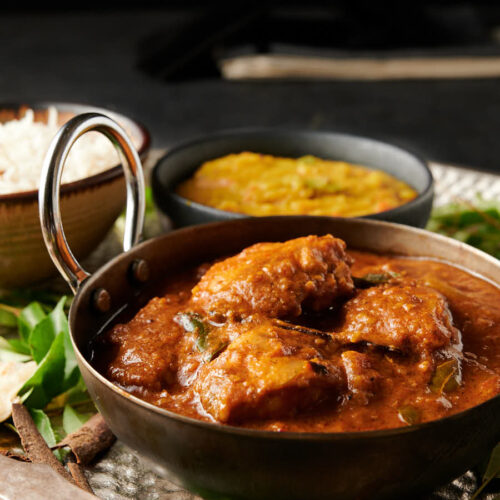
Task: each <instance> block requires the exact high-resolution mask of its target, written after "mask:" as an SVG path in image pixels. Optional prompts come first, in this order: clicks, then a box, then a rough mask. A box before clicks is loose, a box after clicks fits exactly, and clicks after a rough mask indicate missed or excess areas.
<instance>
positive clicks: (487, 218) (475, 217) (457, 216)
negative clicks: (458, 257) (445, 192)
mask: <svg viewBox="0 0 500 500" xmlns="http://www.w3.org/2000/svg"><path fill="white" fill-rule="evenodd" d="M427 229H429V230H430V231H434V232H437V233H440V234H444V235H445V236H450V237H452V238H455V239H457V240H460V241H463V242H464V243H467V244H469V245H472V246H474V247H476V248H479V249H480V250H483V251H484V252H487V253H489V254H491V255H493V256H494V257H496V258H497V259H500V204H499V203H498V202H495V201H485V200H482V199H481V198H478V200H477V201H476V202H475V203H471V202H469V201H466V200H459V201H456V202H453V203H449V204H447V205H443V206H440V207H437V208H435V209H434V210H433V211H432V215H431V218H430V220H429V223H428V225H427Z"/></svg>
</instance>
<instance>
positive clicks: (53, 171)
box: [38, 113, 145, 294]
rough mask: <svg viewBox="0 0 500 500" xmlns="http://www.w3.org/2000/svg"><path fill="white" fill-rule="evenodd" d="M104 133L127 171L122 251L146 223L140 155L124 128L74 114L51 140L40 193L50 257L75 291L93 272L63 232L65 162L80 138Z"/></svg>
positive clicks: (102, 117)
mask: <svg viewBox="0 0 500 500" xmlns="http://www.w3.org/2000/svg"><path fill="white" fill-rule="evenodd" d="M92 130H94V131H97V132H100V133H101V134H103V135H105V136H106V137H107V138H108V139H109V140H110V141H111V142H112V143H113V145H114V146H115V148H116V150H117V151H118V154H119V156H120V160H121V164H122V166H123V169H124V171H125V181H126V184H127V211H126V216H125V233H124V237H123V250H124V251H125V252H126V251H127V250H129V249H130V248H132V247H133V246H134V245H135V244H136V243H138V241H139V240H140V238H141V235H142V226H143V222H144V207H145V197H144V175H143V172H142V165H141V160H140V158H139V155H138V153H137V151H136V149H135V148H134V145H133V144H132V141H131V140H130V139H129V137H128V136H127V134H126V132H125V131H124V130H123V128H122V127H121V126H120V125H118V124H117V123H116V122H115V121H114V120H112V119H111V118H109V117H107V116H105V115H102V114H99V113H84V114H81V115H78V116H75V117H74V118H72V119H71V120H69V121H68V122H67V123H66V124H65V125H63V126H62V127H61V128H60V130H59V132H58V133H57V135H56V136H55V137H54V139H53V140H52V142H51V144H50V147H49V150H48V151H47V154H46V156H45V160H44V163H43V168H42V175H41V180H40V188H39V193H38V203H39V212H40V224H41V226H42V234H43V239H44V240H45V245H46V246H47V249H48V251H49V254H50V257H51V258H52V261H53V262H54V264H55V266H56V267H57V269H58V270H59V272H60V273H61V274H62V276H63V277H64V279H65V280H66V281H67V282H68V284H69V286H70V287H71V289H72V290H73V293H75V294H76V292H77V291H78V288H79V287H80V285H81V284H82V283H83V281H85V279H87V278H88V277H89V276H90V274H89V273H88V272H87V271H85V270H84V269H83V267H82V266H81V265H80V263H79V262H78V261H77V260H76V258H75V256H74V255H73V253H72V252H71V249H70V248H69V245H68V242H67V241H66V236H65V234H64V230H63V225H62V219H61V211H60V205H59V198H60V197H59V191H60V186H61V176H62V170H63V166H64V163H65V161H66V158H67V157H68V154H69V152H70V150H71V148H72V146H73V144H74V143H75V142H76V141H77V139H78V138H79V137H81V136H82V135H83V134H85V133H87V132H90V131H92Z"/></svg>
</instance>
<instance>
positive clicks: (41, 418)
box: [29, 408, 62, 460]
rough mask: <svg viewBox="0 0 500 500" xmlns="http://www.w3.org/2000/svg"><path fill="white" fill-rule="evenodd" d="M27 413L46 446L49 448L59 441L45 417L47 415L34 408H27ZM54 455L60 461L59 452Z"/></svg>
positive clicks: (47, 418) (60, 455)
mask: <svg viewBox="0 0 500 500" xmlns="http://www.w3.org/2000/svg"><path fill="white" fill-rule="evenodd" d="M29 412H30V414H31V418H32V419H33V422H34V423H35V425H36V428H37V429H38V432H39V433H40V434H41V435H42V437H43V439H45V442H46V443H47V445H48V446H49V447H50V448H52V447H53V446H55V445H56V444H57V442H58V441H59V439H58V438H59V436H57V434H56V432H55V431H54V428H53V427H52V423H51V421H50V418H49V417H48V416H47V414H46V413H45V412H44V411H42V410H37V409H35V408H29ZM54 454H55V455H56V457H57V458H58V459H59V460H61V459H62V454H61V451H60V450H56V451H55V452H54Z"/></svg>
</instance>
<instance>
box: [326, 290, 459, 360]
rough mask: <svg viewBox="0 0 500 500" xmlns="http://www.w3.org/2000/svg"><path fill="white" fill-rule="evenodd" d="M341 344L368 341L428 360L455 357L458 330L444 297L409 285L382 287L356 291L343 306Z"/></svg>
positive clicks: (457, 352)
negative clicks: (437, 356)
mask: <svg viewBox="0 0 500 500" xmlns="http://www.w3.org/2000/svg"><path fill="white" fill-rule="evenodd" d="M335 336H336V338H337V339H338V340H339V341H340V342H352V343H357V342H368V343H371V344H377V345H382V346H386V347H387V348H389V349H393V350H398V351H400V352H401V353H403V354H413V355H417V356H418V357H419V358H420V359H422V360H423V359H429V358H431V357H432V355H433V354H435V353H438V352H439V353H441V354H443V357H457V356H458V355H459V352H460V351H461V350H462V343H461V334H460V331H459V330H458V329H457V328H455V327H454V326H453V318H452V315H451V312H450V310H449V307H448V303H447V300H446V298H445V297H444V296H443V295H442V294H441V293H439V292H438V291H436V290H434V289H433V288H429V287H427V286H423V285H418V284H415V283H412V282H407V283H400V284H396V285H394V284H387V285H381V286H377V287H373V288H369V289H366V290H362V291H359V292H358V294H357V296H356V297H354V298H353V299H351V300H350V301H348V302H347V303H345V304H344V306H343V308H342V324H341V327H340V329H339V331H338V332H337V333H335Z"/></svg>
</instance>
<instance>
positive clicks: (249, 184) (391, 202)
mask: <svg viewBox="0 0 500 500" xmlns="http://www.w3.org/2000/svg"><path fill="white" fill-rule="evenodd" d="M177 193H178V194H180V195H181V196H183V197H184V198H187V199H188V200H191V201H194V202H197V203H201V204H202V205H207V206H209V207H213V208H218V209H219V210H226V211H229V212H238V213H243V214H248V215H256V216H262V215H294V214H295V215H300V214H302V215H336V216H340V217H356V216H359V215H366V214H373V213H377V212H383V211H385V210H389V209H391V208H395V207H398V206H400V205H403V204H404V203H407V202H408V201H410V200H412V199H413V198H415V197H416V196H417V192H416V191H415V190H414V189H413V188H411V187H410V186H409V185H408V184H406V183H404V182H402V181H400V180H399V179H396V178H395V177H392V176H391V175H389V174H387V173H385V172H382V171H381V170H376V169H370V168H367V167H363V166H360V165H353V164H351V163H346V162H342V161H331V160H324V159H321V158H317V157H315V156H303V157H301V158H280V157H276V156H272V155H264V154H259V153H252V152H243V153H238V154H230V155H227V156H224V157H222V158H216V159H214V160H211V161H207V162H206V163H204V164H203V165H202V166H201V167H200V168H199V169H198V170H197V171H196V172H195V174H194V175H193V176H192V177H191V178H190V179H188V180H186V181H184V182H183V183H181V184H180V185H179V186H178V187H177Z"/></svg>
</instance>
